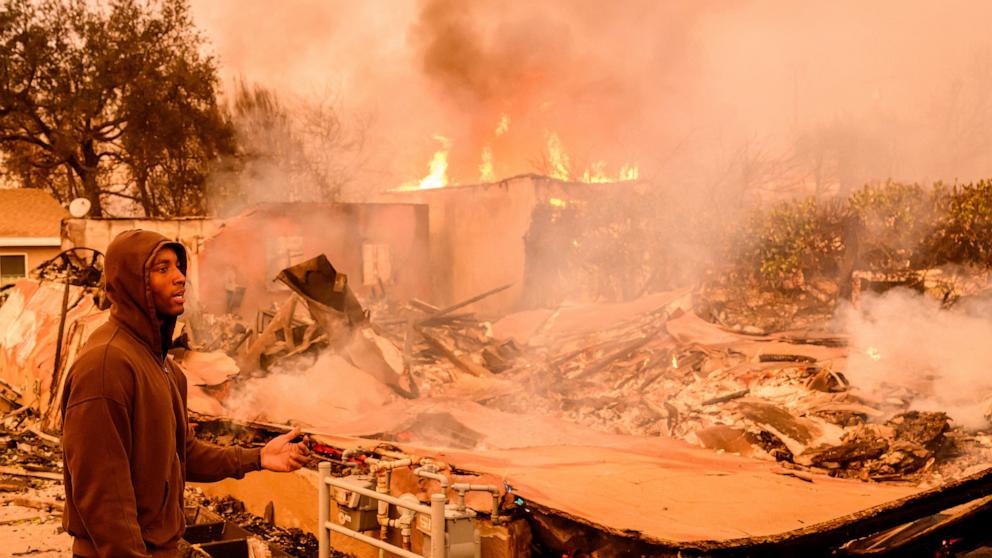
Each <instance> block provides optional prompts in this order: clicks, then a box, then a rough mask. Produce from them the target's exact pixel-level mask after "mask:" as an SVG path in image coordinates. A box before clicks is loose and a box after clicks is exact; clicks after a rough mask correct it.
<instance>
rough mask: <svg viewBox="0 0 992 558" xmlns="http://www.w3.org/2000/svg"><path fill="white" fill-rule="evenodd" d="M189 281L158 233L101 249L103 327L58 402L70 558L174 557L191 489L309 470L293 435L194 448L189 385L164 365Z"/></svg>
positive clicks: (180, 256)
mask: <svg viewBox="0 0 992 558" xmlns="http://www.w3.org/2000/svg"><path fill="white" fill-rule="evenodd" d="M186 270H187V258H186V250H185V249H184V248H183V246H182V245H181V244H178V243H175V242H170V241H169V240H168V239H166V238H165V237H164V236H162V235H160V234H158V233H155V232H150V231H140V230H135V231H127V232H124V233H122V234H120V235H118V236H117V238H115V239H114V241H113V242H111V244H110V247H109V248H108V249H107V256H106V261H105V271H106V278H107V295H108V297H109V298H110V301H111V303H112V304H113V306H112V307H111V310H110V320H108V321H107V323H106V324H104V325H103V326H102V327H100V328H99V329H97V330H96V331H95V332H94V333H93V335H92V336H91V337H90V339H89V340H88V341H87V343H86V345H85V346H84V347H83V349H82V350H81V351H80V353H79V356H78V358H77V359H76V362H75V363H74V364H73V366H72V368H71V369H70V370H69V374H68V376H67V380H66V384H65V393H64V396H63V399H62V411H63V417H64V425H63V433H62V446H63V448H64V452H65V492H66V505H65V514H64V517H63V520H62V524H63V526H64V527H65V530H66V531H67V532H69V534H71V535H72V536H73V537H74V541H73V547H72V551H73V554H75V555H77V556H83V557H86V558H96V557H100V558H109V557H113V558H124V557H128V558H130V557H149V556H152V557H164V556H175V554H176V546H177V542H178V540H179V538H180V537H182V534H183V531H184V530H185V528H186V525H185V518H184V516H183V487H184V484H185V482H186V480H187V479H189V480H191V481H194V482H212V481H218V480H221V479H224V478H227V477H234V478H241V477H243V476H244V475H245V473H248V472H250V471H256V470H258V469H262V468H264V469H269V470H273V471H292V470H295V469H298V468H300V467H301V466H302V465H303V464H304V463H305V462H306V460H307V455H308V451H307V449H306V444H305V443H297V444H293V443H290V442H291V440H292V438H294V437H296V436H297V435H298V434H299V430H297V429H294V431H292V432H289V433H288V434H285V435H283V436H279V437H278V438H275V439H274V440H272V441H271V442H269V443H268V444H267V445H266V446H265V447H264V448H262V449H261V450H258V449H245V448H240V447H232V448H222V447H219V446H214V445H211V444H207V443H205V442H202V441H199V440H197V439H196V438H195V437H194V435H193V433H192V432H191V430H190V428H189V425H188V420H187V411H186V376H185V375H184V374H183V372H182V370H180V368H179V367H178V366H177V365H176V364H175V363H174V362H172V360H171V358H168V357H167V355H166V352H167V351H168V350H169V348H170V345H171V342H172V333H173V331H174V329H175V325H176V318H177V317H178V316H179V315H180V314H181V313H182V312H183V304H184V303H185V288H186Z"/></svg>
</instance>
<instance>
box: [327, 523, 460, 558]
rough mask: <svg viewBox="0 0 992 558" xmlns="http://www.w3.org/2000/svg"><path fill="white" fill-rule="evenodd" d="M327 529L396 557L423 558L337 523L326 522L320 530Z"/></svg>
mask: <svg viewBox="0 0 992 558" xmlns="http://www.w3.org/2000/svg"><path fill="white" fill-rule="evenodd" d="M327 529H330V530H331V531H334V532H335V533H341V534H342V535H347V536H349V537H351V538H353V539H357V540H360V541H362V542H363V543H366V544H370V545H372V546H374V547H376V548H378V549H381V550H388V551H389V552H392V553H393V554H396V555H399V556H403V557H404V558H424V557H423V556H421V555H420V554H416V553H413V552H410V551H409V550H403V549H402V548H400V547H398V546H396V545H395V544H389V543H387V542H383V541H380V540H379V539H377V538H375V537H370V536H368V535H364V534H362V533H359V532H358V531H353V530H351V529H349V528H347V527H343V526H341V525H338V524H337V523H332V522H330V521H328V522H327V523H324V529H322V530H325V531H326V530H327ZM432 558H433V557H432ZM442 558H443V557H442Z"/></svg>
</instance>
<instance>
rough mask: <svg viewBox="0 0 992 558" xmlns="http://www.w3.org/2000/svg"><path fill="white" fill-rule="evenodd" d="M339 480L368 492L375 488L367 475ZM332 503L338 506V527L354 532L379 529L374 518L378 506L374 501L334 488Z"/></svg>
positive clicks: (372, 480) (373, 481) (371, 479)
mask: <svg viewBox="0 0 992 558" xmlns="http://www.w3.org/2000/svg"><path fill="white" fill-rule="evenodd" d="M340 480H341V481H342V482H345V483H347V484H350V485H352V486H357V487H359V488H366V489H368V490H374V486H375V480H374V479H373V478H372V477H371V476H369V475H351V476H347V477H343V478H342V479H340ZM334 501H335V502H336V503H337V505H338V521H337V522H338V525H342V526H344V527H347V528H349V529H352V530H355V531H368V530H371V529H378V528H379V520H378V519H377V518H376V513H377V511H378V509H379V505H378V503H377V502H376V500H375V499H373V498H371V497H369V496H363V495H362V494H359V493H357V492H352V491H350V490H346V489H342V488H338V487H336V486H335V487H334Z"/></svg>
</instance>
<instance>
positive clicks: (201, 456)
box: [186, 425, 261, 482]
mask: <svg viewBox="0 0 992 558" xmlns="http://www.w3.org/2000/svg"><path fill="white" fill-rule="evenodd" d="M260 468H261V450H259V449H258V448H252V449H248V448H241V447H230V448H226V447H221V446H217V445H214V444H209V443H207V442H204V441H202V440H197V439H196V434H195V433H194V432H193V428H192V427H190V426H188V425H187V429H186V478H187V480H189V481H192V482H216V481H219V480H223V479H226V478H232V477H233V478H236V479H240V478H242V477H244V476H245V473H249V472H251V471H257V470H259V469H260Z"/></svg>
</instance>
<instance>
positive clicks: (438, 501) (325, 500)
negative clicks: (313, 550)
mask: <svg viewBox="0 0 992 558" xmlns="http://www.w3.org/2000/svg"><path fill="white" fill-rule="evenodd" d="M317 470H318V471H319V472H320V483H319V486H318V489H317V490H318V491H319V492H318V498H317V502H318V506H319V507H318V511H317V518H318V522H319V525H318V528H317V540H318V542H319V554H318V556H319V558H329V556H330V554H331V531H334V532H335V533H340V534H342V535H345V536H348V537H351V538H353V539H356V540H359V541H362V542H364V543H366V544H370V545H372V546H374V547H376V548H381V549H383V550H386V551H388V552H392V553H393V554H396V555H398V556H402V557H403V558H446V555H447V553H446V549H447V547H446V545H445V532H444V531H445V518H444V505H445V503H446V502H447V497H446V496H445V495H444V494H442V493H436V494H431V505H430V506H425V505H423V504H413V503H410V502H407V501H404V500H401V499H399V498H396V497H393V496H390V495H389V494H383V493H381V492H376V491H374V490H369V489H367V488H361V487H358V486H354V485H351V484H347V483H345V482H343V481H341V480H339V479H336V478H334V477H332V476H331V464H330V462H328V461H322V462H321V463H320V464H319V465H318V466H317ZM332 486H333V487H335V488H340V489H342V490H347V491H349V492H354V493H356V494H361V495H362V496H368V497H369V498H373V499H375V500H380V501H383V502H386V503H388V504H392V505H394V506H397V507H400V508H404V509H408V510H412V511H414V512H416V513H422V514H427V515H429V516H430V518H431V548H430V554H425V555H423V556H422V555H420V554H417V553H415V552H411V551H409V550H406V549H404V548H401V547H398V546H396V545H394V544H390V543H388V542H386V541H382V540H379V539H377V538H375V537H370V536H368V535H366V534H363V533H360V532H358V531H355V530H353V529H349V528H347V527H344V526H342V525H338V524H337V523H334V522H333V521H331V520H330V519H331V491H330V488H329V487H332Z"/></svg>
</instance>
